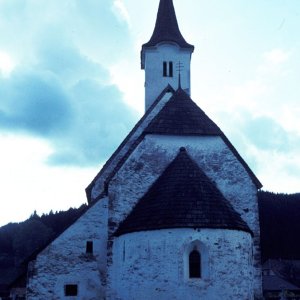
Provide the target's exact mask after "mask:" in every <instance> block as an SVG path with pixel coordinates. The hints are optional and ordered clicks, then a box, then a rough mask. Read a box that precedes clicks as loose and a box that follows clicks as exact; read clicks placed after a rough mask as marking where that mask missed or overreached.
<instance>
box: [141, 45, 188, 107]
mask: <svg viewBox="0 0 300 300" xmlns="http://www.w3.org/2000/svg"><path fill="white" fill-rule="evenodd" d="M144 51H145V109H146V111H147V109H148V108H149V107H150V106H151V104H152V103H153V102H154V101H155V99H156V98H157V97H158V95H159V94H160V92H161V91H162V90H163V89H164V88H165V87H166V86H167V85H168V84H170V85H171V86H172V87H173V88H174V89H175V90H177V88H178V67H177V65H178V63H179V62H180V64H181V86H182V88H183V89H184V90H186V92H187V93H188V94H190V90H191V80H190V64H191V50H188V49H182V48H180V47H179V46H178V45H177V44H174V43H161V44H159V45H157V46H156V47H153V48H151V49H150V48H149V49H145V50H144ZM164 61H166V62H173V77H164V76H163V62H164Z"/></svg>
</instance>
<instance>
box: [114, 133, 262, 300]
mask: <svg viewBox="0 0 300 300" xmlns="http://www.w3.org/2000/svg"><path fill="white" fill-rule="evenodd" d="M180 147H186V149H187V151H188V153H189V155H190V156H191V157H192V158H193V159H194V160H195V161H196V162H197V163H198V164H199V166H200V167H201V168H202V170H203V171H204V172H205V173H206V174H207V176H208V177H210V179H211V180H212V181H214V182H215V183H216V185H217V186H218V188H219V189H220V191H221V192H222V193H223V194H224V196H225V197H226V198H227V199H228V200H229V201H230V203H231V204H232V206H233V207H234V208H235V209H236V211H237V212H239V213H240V214H241V216H242V218H243V219H244V220H245V221H246V222H247V224H248V225H249V227H250V228H251V230H252V231H253V233H254V239H253V241H254V243H253V244H254V249H253V252H254V262H253V265H254V270H253V272H254V277H255V278H254V281H253V285H254V287H255V294H256V295H258V296H260V295H261V267H260V249H259V220H258V206H257V195H256V187H255V186H254V184H253V182H252V180H251V178H250V177H249V174H248V173H247V172H246V170H245V168H244V167H243V166H242V164H241V163H240V162H239V161H238V160H237V159H236V157H235V156H234V154H233V153H232V152H231V150H230V149H229V148H228V147H227V145H226V144H225V143H224V141H223V140H222V138H221V137H217V136H216V137H212V136H210V137H204V136H200V137H199V136H198V137H197V136H165V135H164V136H161V135H147V136H146V137H145V139H144V140H143V141H142V142H141V143H140V144H139V146H138V147H137V148H136V149H135V151H134V152H133V153H132V154H131V155H130V157H129V158H128V160H127V161H126V162H125V163H124V165H123V166H122V168H121V169H120V170H119V172H118V173H117V174H116V176H115V177H114V178H113V180H112V181H111V182H110V185H109V234H108V236H109V244H108V268H110V266H111V265H112V264H113V255H112V245H113V242H114V237H113V232H114V231H115V230H116V228H117V227H118V225H119V223H120V222H121V221H122V220H124V219H125V217H126V216H127V215H128V214H129V213H130V211H131V209H132V207H134V205H135V204H136V203H137V201H138V200H139V199H140V198H141V197H142V196H143V195H144V194H145V192H146V191H147V190H148V189H149V187H150V186H151V185H152V184H153V183H154V182H155V180H156V179H157V178H158V177H159V176H160V174H161V173H162V172H163V170H164V169H165V168H166V167H167V165H168V164H169V163H170V162H171V161H172V160H173V159H174V157H175V156H176V155H177V154H178V151H179V149H180ZM129 178H130V180H128V179H129ZM251 251H252V246H251ZM108 275H109V277H108V285H111V284H112V281H113V277H111V273H110V272H109V274H108Z"/></svg>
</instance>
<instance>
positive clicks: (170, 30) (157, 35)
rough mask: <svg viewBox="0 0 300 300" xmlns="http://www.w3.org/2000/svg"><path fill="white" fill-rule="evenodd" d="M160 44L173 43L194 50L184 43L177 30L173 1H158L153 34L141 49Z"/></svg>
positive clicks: (191, 46)
mask: <svg viewBox="0 0 300 300" xmlns="http://www.w3.org/2000/svg"><path fill="white" fill-rule="evenodd" d="M161 42H174V43H176V44H178V45H179V46H180V47H182V48H189V49H191V50H194V46H193V45H190V44H188V43H187V42H186V41H185V39H184V38H183V36H182V34H181V32H180V30H179V26H178V22H177V18H176V13H175V9H174V5H173V0H160V3H159V8H158V12H157V19H156V24H155V28H154V32H153V34H152V37H151V39H150V40H149V42H148V43H146V44H144V45H143V48H145V47H153V46H155V45H157V44H158V43H161Z"/></svg>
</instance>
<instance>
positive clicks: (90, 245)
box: [86, 241, 94, 254]
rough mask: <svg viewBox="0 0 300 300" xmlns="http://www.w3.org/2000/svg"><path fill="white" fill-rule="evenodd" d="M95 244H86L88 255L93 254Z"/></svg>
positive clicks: (89, 242) (88, 242)
mask: <svg viewBox="0 0 300 300" xmlns="http://www.w3.org/2000/svg"><path fill="white" fill-rule="evenodd" d="M93 250H94V249H93V242H92V241H87V242H86V253H88V254H93Z"/></svg>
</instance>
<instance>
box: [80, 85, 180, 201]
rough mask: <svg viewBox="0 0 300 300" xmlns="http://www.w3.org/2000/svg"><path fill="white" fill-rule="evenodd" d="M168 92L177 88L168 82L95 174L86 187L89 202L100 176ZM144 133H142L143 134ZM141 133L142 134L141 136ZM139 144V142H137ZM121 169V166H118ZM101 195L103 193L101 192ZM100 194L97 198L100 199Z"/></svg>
mask: <svg viewBox="0 0 300 300" xmlns="http://www.w3.org/2000/svg"><path fill="white" fill-rule="evenodd" d="M166 93H175V90H174V89H173V88H172V86H171V85H170V84H168V85H167V86H166V88H165V89H164V90H163V91H162V92H161V93H160V95H159V96H158V97H157V98H156V100H155V101H154V102H153V103H152V105H151V106H150V107H149V108H148V110H147V111H146V112H145V114H144V115H143V117H142V118H141V119H140V120H139V121H138V122H137V123H136V125H135V126H134V127H133V129H132V130H131V131H130V132H129V134H128V135H127V136H126V138H125V139H124V140H123V142H122V143H121V144H120V145H119V147H118V148H117V149H116V151H115V152H114V153H113V154H112V155H111V157H110V158H109V159H108V160H107V161H106V163H105V164H104V166H103V167H102V168H101V170H100V171H99V172H98V174H97V175H96V176H95V178H94V179H93V180H92V182H91V183H90V184H89V185H88V186H87V188H86V189H85V192H86V195H87V199H88V203H90V202H91V201H92V200H93V199H92V195H91V193H92V189H93V187H94V185H95V183H96V181H97V180H98V179H99V177H100V176H101V175H102V174H103V173H104V171H105V170H106V169H107V168H108V167H109V165H110V164H111V163H112V161H113V160H114V159H115V158H116V157H117V155H118V154H119V153H120V151H121V150H122V149H123V148H124V146H125V145H126V144H127V142H128V141H129V140H130V138H131V137H132V136H133V135H134V133H135V132H136V131H137V129H138V128H139V127H140V125H141V124H142V123H143V122H144V120H145V119H146V118H147V117H148V116H149V115H150V113H151V112H152V111H153V110H154V108H155V107H156V105H157V104H158V103H159V102H160V101H161V99H162V98H163V97H164V95H165V94H166ZM142 134H143V133H141V135H142ZM141 135H140V136H141ZM137 144H138V143H137ZM137 144H136V143H134V144H133V145H132V146H131V147H130V149H129V150H128V151H127V152H126V154H125V156H126V157H128V155H129V153H131V152H132V151H133V149H135V147H136V146H137ZM118 165H119V163H118V164H117V166H118ZM118 169H119V167H118ZM112 173H114V174H115V168H114V169H113V170H112V172H110V174H108V176H107V177H108V178H112V176H111V174H112ZM100 195H101V193H100ZM98 198H99V196H98V197H97V198H96V199H98Z"/></svg>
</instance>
